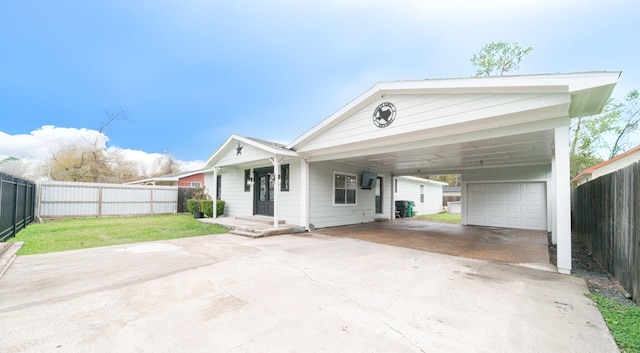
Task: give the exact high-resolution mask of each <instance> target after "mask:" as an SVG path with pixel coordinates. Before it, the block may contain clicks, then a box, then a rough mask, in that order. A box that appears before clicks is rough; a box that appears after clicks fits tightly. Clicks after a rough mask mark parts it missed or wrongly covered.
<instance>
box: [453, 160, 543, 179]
mask: <svg viewBox="0 0 640 353" xmlns="http://www.w3.org/2000/svg"><path fill="white" fill-rule="evenodd" d="M461 178H462V180H463V181H465V182H471V181H503V180H546V179H548V178H551V165H550V164H545V165H543V164H541V165H532V166H522V167H507V168H483V169H468V170H464V171H463V172H462V174H461Z"/></svg>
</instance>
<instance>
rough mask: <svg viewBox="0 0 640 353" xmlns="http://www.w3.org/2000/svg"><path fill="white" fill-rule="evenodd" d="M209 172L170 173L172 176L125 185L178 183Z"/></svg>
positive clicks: (202, 170)
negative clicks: (183, 179) (180, 180)
mask: <svg viewBox="0 0 640 353" xmlns="http://www.w3.org/2000/svg"><path fill="white" fill-rule="evenodd" d="M208 171H209V170H208V169H198V170H191V171H188V172H177V173H170V174H164V175H159V176H155V177H151V178H146V179H141V180H134V181H130V182H128V183H125V184H128V185H144V184H149V183H158V182H176V183H177V182H178V180H179V179H182V178H186V177H189V176H192V175H196V174H200V173H206V172H208Z"/></svg>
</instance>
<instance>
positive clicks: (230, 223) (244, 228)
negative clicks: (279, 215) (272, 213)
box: [200, 216, 306, 238]
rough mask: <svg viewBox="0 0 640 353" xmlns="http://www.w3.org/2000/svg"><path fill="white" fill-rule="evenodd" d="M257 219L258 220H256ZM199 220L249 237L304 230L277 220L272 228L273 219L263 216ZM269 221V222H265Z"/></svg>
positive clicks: (301, 231)
mask: <svg viewBox="0 0 640 353" xmlns="http://www.w3.org/2000/svg"><path fill="white" fill-rule="evenodd" d="M257 220H258V221H257ZM200 221H201V222H205V223H217V224H220V225H222V226H223V227H225V228H227V229H228V230H229V233H231V234H236V235H242V236H245V237H250V238H262V237H268V236H272V235H280V234H295V233H303V232H305V231H306V230H305V228H304V227H301V226H297V225H291V224H286V222H285V221H283V220H280V221H279V222H278V229H274V228H273V219H271V218H263V217H255V216H254V217H233V218H232V217H229V218H227V217H220V218H202V219H200ZM266 221H269V222H266Z"/></svg>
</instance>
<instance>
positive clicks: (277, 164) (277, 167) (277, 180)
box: [269, 154, 282, 229]
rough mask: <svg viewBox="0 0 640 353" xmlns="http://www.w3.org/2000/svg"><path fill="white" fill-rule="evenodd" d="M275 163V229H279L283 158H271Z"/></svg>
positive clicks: (276, 156) (275, 156)
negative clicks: (279, 197)
mask: <svg viewBox="0 0 640 353" xmlns="http://www.w3.org/2000/svg"><path fill="white" fill-rule="evenodd" d="M269 159H270V160H271V163H273V179H274V180H273V229H278V194H279V193H280V162H282V158H278V155H277V154H276V155H274V156H273V158H269Z"/></svg>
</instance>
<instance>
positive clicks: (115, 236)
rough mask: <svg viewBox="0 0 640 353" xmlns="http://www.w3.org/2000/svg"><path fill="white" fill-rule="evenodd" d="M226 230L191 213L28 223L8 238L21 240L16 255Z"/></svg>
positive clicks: (181, 236) (182, 236) (191, 235)
mask: <svg viewBox="0 0 640 353" xmlns="http://www.w3.org/2000/svg"><path fill="white" fill-rule="evenodd" d="M226 232H227V229H226V228H224V227H222V226H220V225H217V224H207V223H202V222H199V221H198V220H196V219H194V218H193V216H192V215H190V214H180V215H160V216H142V217H112V218H82V219H69V220H63V221H56V222H48V223H40V224H30V225H29V226H27V227H26V228H25V229H23V230H22V231H20V232H19V233H18V235H17V236H16V237H15V238H12V239H10V240H9V241H22V242H24V245H23V246H22V248H21V249H20V250H19V251H18V255H29V254H44V253H48V252H56V251H64V250H74V249H84V248H94V247H98V246H107V245H118V244H128V243H135V242H141V241H150V240H162V239H175V238H186V237H193V236H198V235H207V234H220V233H226Z"/></svg>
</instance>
